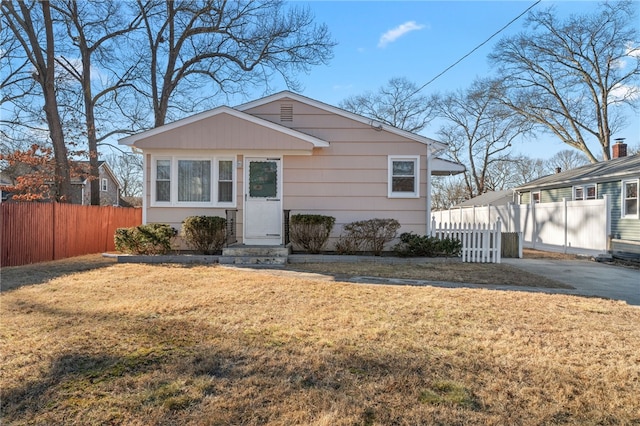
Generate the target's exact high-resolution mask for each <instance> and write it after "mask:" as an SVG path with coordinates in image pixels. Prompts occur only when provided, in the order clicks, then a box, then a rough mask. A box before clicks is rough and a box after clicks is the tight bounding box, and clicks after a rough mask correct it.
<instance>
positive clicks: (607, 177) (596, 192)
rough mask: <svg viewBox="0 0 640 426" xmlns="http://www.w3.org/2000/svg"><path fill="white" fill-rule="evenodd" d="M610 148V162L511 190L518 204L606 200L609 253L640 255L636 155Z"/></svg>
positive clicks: (639, 177) (639, 172) (639, 162)
mask: <svg viewBox="0 0 640 426" xmlns="http://www.w3.org/2000/svg"><path fill="white" fill-rule="evenodd" d="M626 148H627V147H626V145H625V144H623V143H617V144H615V145H614V146H613V159H611V160H609V161H603V162H599V163H595V164H589V165H586V166H582V167H578V168H576V169H572V170H568V171H565V172H560V173H556V174H553V175H549V176H545V177H543V178H540V179H536V180H534V181H532V182H529V183H527V184H525V185H522V186H519V187H517V188H515V191H516V193H517V195H518V203H520V204H529V203H536V204H537V203H541V204H544V203H552V202H561V201H563V200H565V199H566V200H573V201H583V200H596V199H602V198H603V197H604V196H605V195H606V196H607V198H608V200H609V215H610V232H609V235H610V238H611V244H612V247H611V250H613V251H629V252H635V253H640V203H639V200H638V189H639V186H640V155H633V156H627V155H626V151H627V150H626Z"/></svg>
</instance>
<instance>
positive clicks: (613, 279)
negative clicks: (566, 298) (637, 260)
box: [502, 259, 640, 306]
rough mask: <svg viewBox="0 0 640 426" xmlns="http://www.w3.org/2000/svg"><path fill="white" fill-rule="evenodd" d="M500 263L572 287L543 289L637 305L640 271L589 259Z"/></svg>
mask: <svg viewBox="0 0 640 426" xmlns="http://www.w3.org/2000/svg"><path fill="white" fill-rule="evenodd" d="M502 263H504V264H507V265H510V266H513V267H516V268H519V269H522V270H523V271H527V272H531V273H533V274H536V275H541V276H543V277H546V278H550V279H553V280H556V281H560V282H562V283H565V284H569V285H571V286H573V287H575V290H566V289H561V288H558V289H544V291H545V292H549V293H562V294H576V295H581V296H598V297H604V298H607V299H614V300H624V301H626V302H627V303H629V304H630V305H636V306H640V270H636V269H630V268H624V267H621V266H615V265H611V264H607V263H600V262H594V261H591V260H553V259H502Z"/></svg>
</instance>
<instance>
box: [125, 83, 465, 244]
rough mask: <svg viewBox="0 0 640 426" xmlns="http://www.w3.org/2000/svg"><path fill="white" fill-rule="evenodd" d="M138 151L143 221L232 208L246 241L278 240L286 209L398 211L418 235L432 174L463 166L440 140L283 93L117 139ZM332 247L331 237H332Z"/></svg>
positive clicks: (352, 216)
mask: <svg viewBox="0 0 640 426" xmlns="http://www.w3.org/2000/svg"><path fill="white" fill-rule="evenodd" d="M119 143H120V144H123V145H127V146H131V147H135V148H136V149H137V150H140V151H142V153H143V155H144V185H143V222H144V223H154V222H155V223H168V224H170V225H172V226H174V227H176V228H179V227H180V223H181V222H182V221H183V220H184V219H185V218H186V217H188V216H192V215H210V216H221V217H225V216H226V215H227V213H229V212H236V211H237V220H236V221H235V222H234V224H235V226H236V235H237V236H238V240H239V241H240V242H241V243H244V244H252V245H281V244H283V242H284V240H285V238H284V236H285V230H286V227H287V224H286V223H285V222H286V213H285V212H290V213H291V214H296V213H305V214H322V215H329V216H333V217H334V218H335V219H336V226H335V228H334V231H333V234H332V236H331V238H332V240H330V241H335V239H336V237H337V236H338V235H339V234H340V232H341V230H342V226H343V225H344V224H347V223H351V222H354V221H358V220H366V219H372V218H395V219H397V220H398V221H399V222H400V224H401V226H402V228H401V232H409V231H413V232H416V233H419V234H424V233H425V231H426V229H427V228H428V226H429V221H428V220H427V219H428V218H429V217H430V211H431V198H430V197H431V187H430V185H431V176H433V175H447V176H448V175H450V174H455V173H460V172H462V171H464V166H462V165H460V164H457V163H453V162H450V161H446V160H442V159H439V158H437V154H438V153H439V152H441V151H443V150H445V149H446V147H447V146H446V145H445V144H443V143H441V142H438V141H435V140H433V139H430V138H427V137H424V136H420V135H417V134H414V133H410V132H407V131H403V130H400V129H397V128H394V127H391V126H387V125H382V124H380V123H378V122H375V121H374V120H371V119H369V118H366V117H363V116H360V115H357V114H353V113H351V112H347V111H345V110H342V109H339V108H336V107H333V106H331V105H327V104H325V103H322V102H319V101H316V100H313V99H310V98H307V97H304V96H301V95H298V94H295V93H291V92H288V91H285V92H281V93H277V94H274V95H271V96H267V97H265V98H262V99H258V100H256V101H253V102H249V103H247V104H244V105H241V106H238V107H235V108H231V107H227V106H221V107H218V108H215V109H213V110H210V111H206V112H203V113H200V114H197V115H194V116H192V117H188V118H185V119H182V120H179V121H176V122H174V123H170V124H167V125H164V126H161V127H158V128H155V129H152V130H149V131H146V132H142V133H139V134H137V135H132V136H129V137H126V138H124V139H121V140H120V141H119ZM330 244H331V243H330Z"/></svg>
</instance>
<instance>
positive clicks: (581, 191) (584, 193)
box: [573, 184, 597, 200]
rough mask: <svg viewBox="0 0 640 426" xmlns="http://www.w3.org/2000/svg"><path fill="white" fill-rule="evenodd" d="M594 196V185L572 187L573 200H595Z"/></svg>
mask: <svg viewBox="0 0 640 426" xmlns="http://www.w3.org/2000/svg"><path fill="white" fill-rule="evenodd" d="M596 195H597V194H596V185H595V184H592V185H583V186H575V187H573V199H574V200H595V199H596V198H597V197H596Z"/></svg>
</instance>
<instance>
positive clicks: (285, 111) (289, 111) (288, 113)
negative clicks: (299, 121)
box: [280, 104, 293, 121]
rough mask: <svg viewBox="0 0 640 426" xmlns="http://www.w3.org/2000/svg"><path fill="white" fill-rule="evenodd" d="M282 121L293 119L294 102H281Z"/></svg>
mask: <svg viewBox="0 0 640 426" xmlns="http://www.w3.org/2000/svg"><path fill="white" fill-rule="evenodd" d="M280 121H293V104H280Z"/></svg>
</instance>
